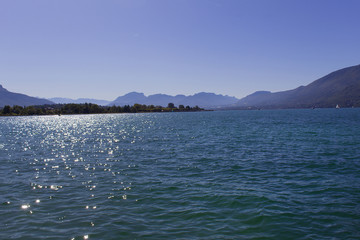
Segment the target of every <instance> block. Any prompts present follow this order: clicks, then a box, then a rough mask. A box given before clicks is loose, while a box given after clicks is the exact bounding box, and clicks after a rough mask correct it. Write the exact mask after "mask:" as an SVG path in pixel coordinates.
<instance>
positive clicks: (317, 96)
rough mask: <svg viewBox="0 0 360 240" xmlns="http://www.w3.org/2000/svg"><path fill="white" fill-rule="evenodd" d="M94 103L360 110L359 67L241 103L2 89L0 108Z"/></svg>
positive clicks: (209, 96) (207, 97) (205, 97)
mask: <svg viewBox="0 0 360 240" xmlns="http://www.w3.org/2000/svg"><path fill="white" fill-rule="evenodd" d="M86 102H87V103H95V104H98V105H108V106H113V105H115V106H124V105H134V104H135V103H138V104H145V105H155V106H167V104H168V103H174V104H175V106H178V105H180V104H181V105H184V106H187V105H189V106H191V107H194V106H196V105H197V106H199V107H201V108H208V109H209V108H212V109H216V108H221V109H258V108H267V109H272V108H314V107H318V108H328V107H335V106H336V105H339V106H340V107H360V65H356V66H352V67H347V68H343V69H340V70H337V71H335V72H332V73H330V74H328V75H326V76H324V77H322V78H320V79H318V80H316V81H313V82H312V83H310V84H309V85H307V86H300V87H298V88H295V89H292V90H288V91H282V92H274V93H272V92H269V91H257V92H255V93H253V94H250V95H248V96H246V97H244V98H242V99H240V100H239V99H237V98H235V97H229V96H224V95H219V94H215V93H205V92H200V93H197V94H194V95H190V96H185V95H176V96H170V95H166V94H154V95H149V96H145V95H144V94H143V93H138V92H131V93H128V94H125V95H123V96H120V97H118V98H116V99H115V100H114V101H112V102H110V101H106V100H97V99H87V98H80V99H76V100H74V99H69V98H51V99H49V100H47V99H40V98H35V97H30V96H27V95H25V94H20V93H13V92H10V91H8V90H6V89H5V88H3V87H2V86H1V85H0V107H4V106H5V105H10V106H13V105H19V106H30V105H45V104H54V103H86Z"/></svg>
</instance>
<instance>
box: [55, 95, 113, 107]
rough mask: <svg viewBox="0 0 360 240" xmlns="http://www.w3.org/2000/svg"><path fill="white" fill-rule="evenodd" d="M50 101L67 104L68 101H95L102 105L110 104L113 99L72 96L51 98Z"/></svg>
mask: <svg viewBox="0 0 360 240" xmlns="http://www.w3.org/2000/svg"><path fill="white" fill-rule="evenodd" d="M49 100H50V101H52V102H54V103H58V104H66V103H76V104H82V103H94V104H97V105H101V106H106V105H108V104H109V103H110V102H111V101H107V100H100V99H93V98H78V99H71V98H61V97H56V98H49Z"/></svg>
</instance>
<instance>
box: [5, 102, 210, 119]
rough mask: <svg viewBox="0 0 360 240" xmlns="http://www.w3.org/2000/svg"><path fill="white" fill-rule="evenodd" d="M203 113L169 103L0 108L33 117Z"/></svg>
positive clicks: (8, 113) (11, 114)
mask: <svg viewBox="0 0 360 240" xmlns="http://www.w3.org/2000/svg"><path fill="white" fill-rule="evenodd" d="M197 111H204V109H203V108H200V107H198V106H195V107H190V106H186V107H185V106H184V105H179V106H178V107H176V106H175V105H174V104H173V103H169V104H168V106H167V107H162V106H154V105H142V104H134V105H132V106H130V105H125V106H122V107H121V106H100V105H97V104H93V103H84V104H75V103H68V104H53V105H39V106H27V107H21V106H17V105H15V106H9V105H6V106H4V107H3V108H0V116H33V115H72V114H105V113H146V112H197Z"/></svg>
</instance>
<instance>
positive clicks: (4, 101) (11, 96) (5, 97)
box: [0, 85, 54, 107]
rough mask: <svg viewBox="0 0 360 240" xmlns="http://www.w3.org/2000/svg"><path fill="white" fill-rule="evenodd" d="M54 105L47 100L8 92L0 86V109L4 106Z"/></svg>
mask: <svg viewBox="0 0 360 240" xmlns="http://www.w3.org/2000/svg"><path fill="white" fill-rule="evenodd" d="M45 104H54V103H53V102H51V101H49V100H47V99H41V98H36V97H30V96H28V95H25V94H21V93H14V92H9V91H8V90H6V89H5V88H3V86H2V85H0V107H4V106H6V105H10V106H14V105H19V106H31V105H45Z"/></svg>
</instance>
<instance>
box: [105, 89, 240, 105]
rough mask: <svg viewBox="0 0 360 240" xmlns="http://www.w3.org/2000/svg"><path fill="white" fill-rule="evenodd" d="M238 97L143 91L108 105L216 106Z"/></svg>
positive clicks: (227, 103) (232, 101)
mask: <svg viewBox="0 0 360 240" xmlns="http://www.w3.org/2000/svg"><path fill="white" fill-rule="evenodd" d="M238 100H239V99H237V98H235V97H229V96H224V95H218V94H214V93H205V92H201V93H197V94H195V95H190V96H185V95H176V96H170V95H166V94H154V95H149V96H148V97H146V96H145V95H144V94H143V93H137V92H131V93H128V94H126V95H124V96H120V97H118V98H117V99H115V101H113V102H111V103H110V104H109V105H116V106H124V105H133V104H135V103H138V104H146V105H155V106H157V105H158V106H167V105H168V103H174V104H175V106H178V105H181V104H182V105H184V106H190V107H194V106H199V107H201V108H215V107H218V106H224V105H231V104H234V103H236V102H237V101H238Z"/></svg>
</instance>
